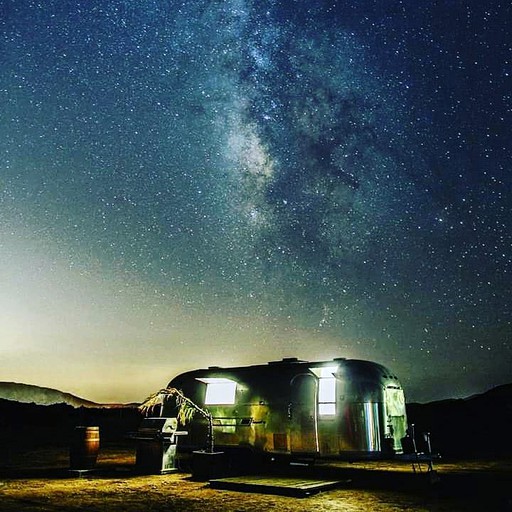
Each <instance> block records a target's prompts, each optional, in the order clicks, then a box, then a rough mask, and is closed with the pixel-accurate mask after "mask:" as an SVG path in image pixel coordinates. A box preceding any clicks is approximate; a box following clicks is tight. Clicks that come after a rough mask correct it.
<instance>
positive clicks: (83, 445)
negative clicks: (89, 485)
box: [69, 427, 100, 469]
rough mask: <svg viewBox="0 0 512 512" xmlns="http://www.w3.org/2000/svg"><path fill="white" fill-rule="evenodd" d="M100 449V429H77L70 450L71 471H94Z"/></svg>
mask: <svg viewBox="0 0 512 512" xmlns="http://www.w3.org/2000/svg"><path fill="white" fill-rule="evenodd" d="M99 449H100V427H75V429H74V431H73V435H72V439H71V447H70V450H69V460H70V467H71V469H92V468H94V466H95V465H96V459H97V458H98V452H99Z"/></svg>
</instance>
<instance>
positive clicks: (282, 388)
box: [164, 359, 407, 460]
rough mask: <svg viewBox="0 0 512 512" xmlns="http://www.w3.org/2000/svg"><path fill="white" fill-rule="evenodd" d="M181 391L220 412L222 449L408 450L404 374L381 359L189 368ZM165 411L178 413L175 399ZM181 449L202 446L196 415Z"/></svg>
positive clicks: (306, 453) (307, 453)
mask: <svg viewBox="0 0 512 512" xmlns="http://www.w3.org/2000/svg"><path fill="white" fill-rule="evenodd" d="M169 387H173V388H178V389H180V390H181V391H182V392H183V393H184V394H185V395H186V396H187V397H189V398H190V399H191V400H193V401H194V402H195V403H196V404H198V405H200V406H201V407H204V408H206V409H208V410H209V411H210V412H211V414H212V416H213V426H214V435H215V446H216V449H219V450H221V449H222V450H225V451H229V452H236V451H237V450H244V451H246V450H250V451H252V452H253V453H255V454H262V455H266V456H269V457H272V458H275V457H290V458H305V457H307V458H338V459H339V458H342V459H353V460H355V459H361V458H386V457H389V456H393V455H394V454H396V453H401V451H402V445H401V439H402V437H404V436H405V434H406V428H407V418H406V412H405V399H404V393H403V390H402V387H401V385H400V383H399V381H398V379H397V377H396V376H395V375H394V374H393V373H392V372H391V371H390V370H388V369H387V368H385V367H384V366H382V365H379V364H377V363H373V362H370V361H361V360H349V359H334V360H331V361H321V362H308V361H300V360H298V359H283V360H282V361H276V362H270V363H268V364H264V365H256V366H247V367H238V368H219V367H210V368H206V369H200V370H194V371H191V372H187V373H184V374H182V375H179V376H177V377H176V378H174V379H173V380H172V381H171V382H170V383H169ZM164 415H165V416H176V411H175V409H174V408H173V404H172V402H168V403H167V404H166V406H165V409H164ZM184 428H185V429H187V430H188V433H189V435H188V437H187V438H186V442H184V443H182V444H181V445H180V447H179V449H181V450H187V451H193V450H198V449H202V448H203V447H204V442H205V439H206V436H205V434H206V423H205V421H204V419H202V418H200V417H198V416H196V417H194V419H193V420H192V422H191V423H190V424H189V425H188V426H186V427H184Z"/></svg>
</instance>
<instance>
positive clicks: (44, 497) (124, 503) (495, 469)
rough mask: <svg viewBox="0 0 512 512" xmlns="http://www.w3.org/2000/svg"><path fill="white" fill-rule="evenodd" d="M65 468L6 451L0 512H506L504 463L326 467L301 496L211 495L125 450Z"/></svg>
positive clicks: (62, 453)
mask: <svg viewBox="0 0 512 512" xmlns="http://www.w3.org/2000/svg"><path fill="white" fill-rule="evenodd" d="M68 468H69V457H68V453H67V450H66V449H65V448H47V449H39V450H34V451H28V452H19V453H14V454H11V456H10V460H8V461H7V463H4V464H3V465H2V466H1V467H0V511H2V512H14V511H17V512H19V511H34V512H35V511H37V512H41V511H85V510H86V511H87V512H95V511H111V510H112V511H123V512H141V511H154V512H157V511H162V512H163V511H166V512H168V511H187V512H196V511H197V512H205V511H206V510H209V511H223V512H230V511H232V512H252V511H258V512H261V511H266V510H271V511H272V510H275V511H283V512H287V511H290V512H305V511H309V510H311V511H313V510H314V511H316V512H323V511H347V512H355V511H365V512H366V511H376V512H380V511H406V510H418V511H439V512H445V511H446V512H448V511H450V512H452V511H455V512H457V511H467V510H469V511H471V510H475V511H477V510H478V511H493V510H496V511H501V510H503V511H512V500H511V499H509V496H512V494H509V490H510V489H512V486H511V483H512V477H511V475H512V463H511V462H510V461H471V462H460V461H459V462H451V463H448V462H443V463H442V464H441V463H438V464H436V468H435V469H436V470H437V473H435V474H429V473H427V472H426V471H425V470H426V466H423V467H422V468H421V470H422V471H421V473H419V474H416V475H415V474H414V473H413V470H412V466H411V465H410V464H407V463H388V464H385V463H364V464H363V463H360V464H350V465H349V464H341V463H339V464H327V465H324V466H323V467H322V468H321V470H322V471H323V474H329V476H330V477H331V478H332V477H333V476H335V477H336V478H338V479H339V480H340V482H341V484H340V486H339V487H337V488H335V489H332V490H329V491H325V492H321V493H319V494H316V495H313V496H310V497H306V498H297V497H287V496H279V495H274V494H258V493H247V492H238V491H224V490H216V489H212V488H211V487H210V485H209V483H208V482H197V481H194V480H193V479H192V477H191V474H190V473H187V472H176V473H170V474H166V475H138V474H137V473H136V471H135V449H134V447H132V446H110V447H104V448H103V447H102V449H101V452H100V456H99V459H98V462H97V465H96V468H95V470H94V471H91V472H88V473H83V474H81V475H78V474H77V473H76V472H70V471H69V469H68ZM285 471H286V470H285ZM308 471H312V470H308V469H304V470H303V476H306V477H307V472H308ZM315 471H317V470H315ZM318 474H319V473H318V471H317V472H316V473H315V476H316V477H318ZM432 475H435V476H438V477H439V481H437V480H438V479H437V478H435V479H433V478H431V477H432Z"/></svg>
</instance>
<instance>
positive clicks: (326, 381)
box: [311, 366, 338, 416]
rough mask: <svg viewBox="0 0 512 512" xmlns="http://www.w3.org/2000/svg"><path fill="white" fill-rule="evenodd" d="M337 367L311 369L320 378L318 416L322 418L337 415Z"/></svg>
mask: <svg viewBox="0 0 512 512" xmlns="http://www.w3.org/2000/svg"><path fill="white" fill-rule="evenodd" d="M337 369H338V368H337V367H336V366H324V367H323V368H311V371H312V372H313V373H314V374H315V375H316V376H317V377H318V414H319V415H320V416H333V415H335V414H336V378H335V377H334V374H335V373H336V371H337Z"/></svg>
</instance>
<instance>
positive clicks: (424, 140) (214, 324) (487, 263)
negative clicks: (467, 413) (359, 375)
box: [0, 0, 512, 401]
mask: <svg viewBox="0 0 512 512" xmlns="http://www.w3.org/2000/svg"><path fill="white" fill-rule="evenodd" d="M511 11H512V8H511V6H510V3H509V2H506V1H503V0H486V1H482V0H466V1H462V0H346V1H345V0H339V1H335V0H330V1H327V0H315V1H314V2H312V1H306V0H286V1H284V0H258V1H256V0H254V1H251V0H225V1H220V0H210V1H204V0H197V1H196V0H188V1H177V0H109V1H107V0H44V1H43V0H39V1H36V0H2V1H1V2H0V26H1V33H0V41H1V42H0V45H1V46H0V154H1V159H0V262H1V267H0V380H4V381H5V380H7V381H16V382H25V383H30V384H37V385H41V386H47V387H55V388H58V389H61V390H63V391H69V392H72V393H74V394H78V395H80V396H83V397H85V398H88V399H91V400H96V401H131V400H141V399H143V398H144V397H145V396H147V395H148V394H149V393H151V392H153V391H156V390H157V389H159V388H160V387H162V386H164V385H165V384H167V382H168V381H169V380H170V379H171V378H172V377H174V376H175V375H176V374H178V373H180V372H181V371H184V370H188V369H194V368H199V367H204V366H210V365H220V366H231V365H235V366H238V365H246V364H255V363H264V362H266V361H270V360H276V359H281V358H282V357H299V358H301V359H309V360H324V359H331V358H333V357H348V358H361V359H369V360H373V361H377V362H380V363H382V364H384V365H386V366H389V367H390V368H392V369H393V371H394V372H395V373H396V374H397V375H398V376H399V378H400V379H401V381H402V384H403V385H404V388H405V391H406V397H407V399H408V401H428V400H433V399H439V398H448V397H461V396H468V395H470V394H472V393H477V392H482V391H486V390H487V389H489V388H491V387H493V386H496V385H499V384H503V383H508V382H511V381H512V339H511V338H512V336H511V333H512V328H511V323H512V314H511V312H512V303H511V302H512V301H511V293H512V292H511V290H512V286H511V285H512V250H511V247H512V222H511V213H510V207H511V205H512V178H511V162H512V151H511V149H512V133H511V131H512V130H511V128H510V127H511V126H512V98H511V94H512V84H511V75H512V33H511V32H512V30H511V23H512V22H511V21H510V20H512V12H511Z"/></svg>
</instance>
